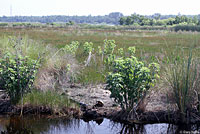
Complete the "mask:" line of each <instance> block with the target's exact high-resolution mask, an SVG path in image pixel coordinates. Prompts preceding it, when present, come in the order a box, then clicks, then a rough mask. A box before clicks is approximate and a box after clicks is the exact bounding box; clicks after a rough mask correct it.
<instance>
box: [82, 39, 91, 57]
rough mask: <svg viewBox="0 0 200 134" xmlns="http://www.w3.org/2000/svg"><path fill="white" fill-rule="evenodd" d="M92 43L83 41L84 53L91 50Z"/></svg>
mask: <svg viewBox="0 0 200 134" xmlns="http://www.w3.org/2000/svg"><path fill="white" fill-rule="evenodd" d="M92 47H93V43H92V42H85V43H84V45H83V51H84V53H85V54H89V53H90V52H92V50H93V48H92Z"/></svg>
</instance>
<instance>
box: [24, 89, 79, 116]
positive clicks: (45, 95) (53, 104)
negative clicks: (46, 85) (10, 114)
mask: <svg viewBox="0 0 200 134" xmlns="http://www.w3.org/2000/svg"><path fill="white" fill-rule="evenodd" d="M23 104H24V105H31V106H36V107H37V106H46V107H48V108H51V109H52V110H54V111H53V112H54V113H56V112H61V109H62V108H70V107H71V108H78V104H76V103H74V102H72V101H71V100H70V99H69V98H68V97H67V96H66V95H60V94H59V93H57V92H55V91H50V90H49V91H46V92H42V91H38V90H32V91H31V92H30V93H28V94H26V95H25V96H24V100H23Z"/></svg>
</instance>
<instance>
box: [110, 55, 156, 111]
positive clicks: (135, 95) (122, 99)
mask: <svg viewBox="0 0 200 134" xmlns="http://www.w3.org/2000/svg"><path fill="white" fill-rule="evenodd" d="M158 71H159V66H158V65H157V64H156V63H152V64H150V65H149V67H145V66H144V63H143V62H141V61H138V60H137V58H136V57H134V56H131V57H130V58H118V59H116V60H114V65H113V69H112V72H111V73H109V75H108V76H107V89H108V90H110V91H111V97H113V98H114V99H115V101H116V102H117V103H118V104H120V106H121V108H122V109H124V110H128V111H130V110H132V109H133V108H134V109H136V108H135V107H137V105H138V103H139V101H141V100H142V99H143V98H144V97H145V96H146V92H148V90H149V89H150V87H151V86H153V85H154V83H155V81H156V77H158V75H157V74H158Z"/></svg>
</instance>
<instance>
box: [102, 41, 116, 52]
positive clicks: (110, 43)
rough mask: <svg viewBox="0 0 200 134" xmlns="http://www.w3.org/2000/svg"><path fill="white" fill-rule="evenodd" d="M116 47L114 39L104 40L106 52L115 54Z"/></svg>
mask: <svg viewBox="0 0 200 134" xmlns="http://www.w3.org/2000/svg"><path fill="white" fill-rule="evenodd" d="M115 47H116V45H115V41H114V40H104V54H113V51H114V49H115Z"/></svg>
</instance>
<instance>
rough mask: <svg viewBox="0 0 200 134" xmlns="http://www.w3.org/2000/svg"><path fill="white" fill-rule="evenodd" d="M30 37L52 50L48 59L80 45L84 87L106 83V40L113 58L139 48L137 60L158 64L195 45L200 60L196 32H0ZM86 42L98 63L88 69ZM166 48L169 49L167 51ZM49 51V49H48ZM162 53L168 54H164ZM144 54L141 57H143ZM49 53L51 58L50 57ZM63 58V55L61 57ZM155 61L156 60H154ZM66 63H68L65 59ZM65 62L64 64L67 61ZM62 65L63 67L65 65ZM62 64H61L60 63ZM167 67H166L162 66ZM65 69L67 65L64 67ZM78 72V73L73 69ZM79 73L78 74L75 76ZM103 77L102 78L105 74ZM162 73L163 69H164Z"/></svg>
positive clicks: (68, 29) (67, 29)
mask: <svg viewBox="0 0 200 134" xmlns="http://www.w3.org/2000/svg"><path fill="white" fill-rule="evenodd" d="M8 35H9V36H16V35H17V36H18V35H21V36H24V35H26V36H28V38H29V39H31V40H34V41H36V42H41V45H42V47H49V48H50V49H47V50H45V52H46V54H47V55H49V56H46V57H48V58H47V59H49V58H50V57H51V56H50V55H51V54H52V53H55V52H56V51H57V50H59V49H60V48H63V47H64V46H65V45H66V44H69V43H70V42H71V41H79V42H80V47H79V48H78V50H77V53H76V56H75V58H74V57H73V61H74V62H76V63H78V65H79V66H80V68H79V69H80V70H81V71H80V72H79V73H78V74H77V75H76V77H77V79H78V81H77V82H81V83H89V84H92V83H95V82H96V83H99V82H105V77H103V76H101V73H98V72H105V73H106V70H104V69H103V68H102V66H101V64H102V63H101V60H100V59H101V56H99V55H98V54H97V51H98V50H97V48H98V46H101V48H103V45H104V43H103V40H104V39H113V40H115V42H116V45H117V46H116V48H115V51H114V54H116V55H118V54H117V50H118V49H119V48H123V49H124V51H125V55H126V53H127V52H126V51H127V49H128V47H132V46H135V47H136V50H137V51H136V54H135V55H136V56H137V57H138V58H139V59H142V60H144V61H145V62H147V63H148V62H152V60H155V58H158V59H159V60H163V59H164V60H165V57H167V56H170V55H171V52H172V51H173V50H174V49H175V48H176V47H190V44H191V43H194V44H195V46H196V47H195V50H194V51H193V56H194V57H199V56H200V52H199V49H198V48H199V47H200V34H199V33H197V32H196V33H193V32H177V33H176V32H170V31H150V30H124V29H123V28H122V29H120V28H118V29H115V28H113V29H104V28H102V29H101V28H88V27H84V26H78V27H65V28H56V27H55V28H54V27H52V28H41V29H38V28H32V29H28V28H25V29H15V28H7V29H3V28H2V29H0V37H2V36H8ZM85 42H93V44H94V46H93V47H94V52H93V54H94V55H95V62H92V64H91V65H90V66H88V67H86V68H82V66H84V64H85V63H84V61H85V60H86V59H87V58H88V56H87V55H84V53H83V44H84V43H85ZM166 44H167V45H168V47H167V49H166ZM45 49H46V48H45ZM163 51H166V52H165V53H166V54H165V53H163ZM141 52H142V54H141ZM48 53H50V54H48ZM59 55H60V53H59ZM153 57H155V58H153ZM53 59H55V60H52V61H51V62H46V66H47V67H48V66H51V64H52V65H53V64H57V63H56V62H54V61H58V63H59V59H64V58H62V56H56V57H54V58H53ZM66 60H67V59H66ZM66 60H65V61H66ZM61 63H64V62H63V61H62V62H61ZM59 64H60V63H59ZM162 64H163V66H165V64H166V63H162ZM62 66H64V65H62ZM73 70H75V69H73ZM74 73H76V71H75V72H74ZM105 73H103V74H105ZM161 73H162V68H161Z"/></svg>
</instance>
